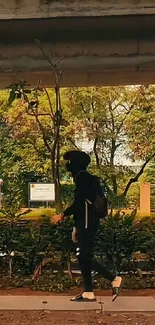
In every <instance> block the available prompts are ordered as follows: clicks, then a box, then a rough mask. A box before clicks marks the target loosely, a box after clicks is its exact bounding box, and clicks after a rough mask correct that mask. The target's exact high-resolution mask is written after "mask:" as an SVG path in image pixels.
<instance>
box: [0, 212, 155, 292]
mask: <svg viewBox="0 0 155 325" xmlns="http://www.w3.org/2000/svg"><path fill="white" fill-rule="evenodd" d="M135 214H136V211H135V212H133V213H132V214H130V215H129V214H125V213H124V212H121V211H118V212H117V213H115V215H114V216H109V217H108V218H107V220H104V221H102V222H101V225H100V229H99V232H98V235H97V240H96V248H95V254H96V256H97V258H99V259H101V261H104V262H105V263H106V265H108V266H109V268H110V269H112V270H115V271H116V273H120V272H122V271H124V270H125V271H127V272H128V273H129V272H136V270H137V268H139V269H140V268H141V269H144V270H147V271H149V270H154V265H155V220H154V219H153V218H143V219H141V220H140V221H137V220H135ZM18 216H19V215H18ZM72 227H73V221H72V219H66V220H65V221H64V222H62V223H61V222H60V223H59V224H57V225H53V224H51V223H50V218H49V216H45V215H44V216H42V217H41V218H40V219H38V220H27V219H26V220H25V219H23V216H20V217H17V215H16V217H12V218H10V217H5V218H1V219H0V228H1V236H0V252H1V253H5V254H6V256H5V257H1V263H0V269H1V274H5V275H6V274H8V275H9V276H10V277H12V281H13V283H14V284H16V285H18V286H19V285H21V283H23V282H22V281H21V278H25V277H26V279H27V277H28V279H29V277H30V276H32V275H33V273H34V270H35V268H36V267H38V266H39V265H40V263H42V276H41V277H40V278H39V280H38V282H35V283H34V287H36V288H39V287H42V290H46V289H47V287H48V283H49V288H50V289H49V290H58V291H62V290H67V288H68V287H69V286H73V285H74V284H75V280H73V277H72V267H71V266H72V264H71V262H72V261H73V259H72V257H73V253H74V244H73V243H72V239H71V232H72ZM137 251H138V252H139V253H136V252H137ZM12 252H14V254H12ZM135 253H136V254H135ZM136 256H138V257H136ZM54 269H58V270H59V272H58V274H57V276H55V274H54V273H53V270H54ZM66 269H67V270H68V272H69V279H70V280H68V277H67V278H66V276H65V277H64V270H66ZM39 270H40V269H39ZM6 271H7V272H6ZM138 272H139V273H138V274H140V271H138ZM20 277H21V278H20ZM43 279H44V280H46V281H47V285H46V286H44V280H43ZM63 279H64V280H63ZM46 281H45V282H46ZM27 283H29V280H28V282H27ZM153 285H154V284H153ZM43 288H44V289H43ZM65 288H66V289H65Z"/></svg>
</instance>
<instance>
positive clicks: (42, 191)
mask: <svg viewBox="0 0 155 325" xmlns="http://www.w3.org/2000/svg"><path fill="white" fill-rule="evenodd" d="M30 201H41V202H43V201H48V202H50V201H55V186H54V184H52V183H47V184H45V183H30Z"/></svg>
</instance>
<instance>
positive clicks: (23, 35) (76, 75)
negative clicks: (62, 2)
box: [0, 12, 155, 88]
mask: <svg viewBox="0 0 155 325" xmlns="http://www.w3.org/2000/svg"><path fill="white" fill-rule="evenodd" d="M35 39H39V40H40V44H41V46H42V47H43V49H44V51H45V53H46V55H47V57H50V58H51V59H52V61H53V62H54V63H56V62H58V61H59V60H60V59H61V58H63V60H62V61H61V62H60V65H59V69H60V70H61V71H62V79H61V85H62V86H91V85H117V84H141V83H143V84H148V83H155V12H153V14H150V13H149V14H141V15H137V14H136V15H131V14H129V15H128V14H127V15H119V16H118V15H117V14H116V15H107V16H96V17H74V18H73V17H50V18H33V19H19V18H18V19H8V20H7V19H6V17H5V19H1V20H0V88H5V87H7V86H8V85H9V84H11V83H12V82H18V81H19V80H26V81H27V82H28V83H29V84H30V85H31V86H35V85H36V83H37V80H38V79H39V80H41V81H42V83H43V85H45V86H53V85H54V74H53V71H52V69H51V67H50V65H49V63H48V61H47V60H46V59H45V57H44V56H43V54H42V52H41V50H40V48H39V47H38V46H37V45H36V44H35V41H34V40H35Z"/></svg>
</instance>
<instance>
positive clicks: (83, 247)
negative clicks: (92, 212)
mask: <svg viewBox="0 0 155 325" xmlns="http://www.w3.org/2000/svg"><path fill="white" fill-rule="evenodd" d="M98 224H99V223H98V221H96V222H94V223H93V224H92V225H91V227H90V228H87V229H78V236H77V237H78V238H77V239H78V242H77V247H76V257H77V259H78V262H79V265H80V269H81V274H82V277H83V282H84V291H85V292H92V291H93V283H92V276H91V271H92V270H94V271H96V272H98V273H99V274H101V275H103V277H104V278H106V279H107V280H109V281H110V282H112V281H113V280H114V279H115V277H116V275H115V274H112V273H111V272H110V271H109V270H108V269H106V268H105V267H104V266H103V265H102V264H100V263H99V262H98V261H97V260H95V259H94V253H93V250H94V241H95V236H96V233H97V230H98Z"/></svg>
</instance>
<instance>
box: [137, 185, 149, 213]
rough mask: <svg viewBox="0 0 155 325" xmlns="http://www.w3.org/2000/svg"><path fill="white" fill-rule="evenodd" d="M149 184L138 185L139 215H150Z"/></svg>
mask: <svg viewBox="0 0 155 325" xmlns="http://www.w3.org/2000/svg"><path fill="white" fill-rule="evenodd" d="M150 189H151V184H150V183H141V184H140V214H141V215H145V216H149V215H150V214H151V204H150V194H151V193H150Z"/></svg>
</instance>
